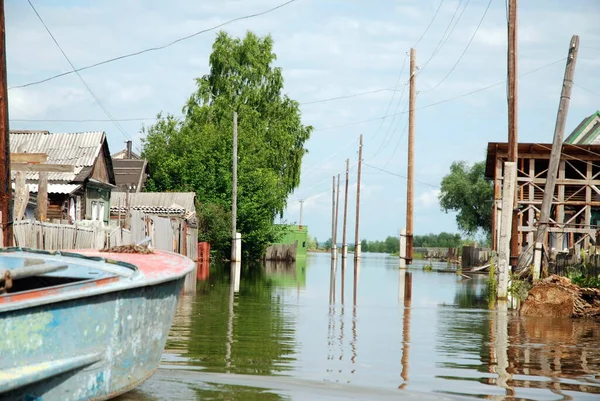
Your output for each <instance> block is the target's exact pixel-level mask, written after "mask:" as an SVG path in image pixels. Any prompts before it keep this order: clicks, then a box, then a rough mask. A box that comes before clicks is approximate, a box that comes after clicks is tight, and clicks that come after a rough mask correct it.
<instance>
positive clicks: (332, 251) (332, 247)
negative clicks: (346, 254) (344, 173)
mask: <svg viewBox="0 0 600 401" xmlns="http://www.w3.org/2000/svg"><path fill="white" fill-rule="evenodd" d="M332 182H333V184H332V185H331V259H335V258H336V257H337V249H336V245H335V175H334V176H333V181H332Z"/></svg>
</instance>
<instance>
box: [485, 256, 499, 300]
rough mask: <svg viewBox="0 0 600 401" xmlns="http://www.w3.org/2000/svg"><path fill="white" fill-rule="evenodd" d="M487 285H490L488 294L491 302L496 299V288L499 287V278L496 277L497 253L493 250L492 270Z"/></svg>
mask: <svg viewBox="0 0 600 401" xmlns="http://www.w3.org/2000/svg"><path fill="white" fill-rule="evenodd" d="M487 287H488V294H489V297H490V303H493V302H494V301H495V300H496V289H497V287H498V280H497V279H496V255H495V252H492V257H491V258H490V271H489V273H488V279H487Z"/></svg>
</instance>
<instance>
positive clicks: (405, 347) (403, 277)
mask: <svg viewBox="0 0 600 401" xmlns="http://www.w3.org/2000/svg"><path fill="white" fill-rule="evenodd" d="M398 276H399V279H398V281H399V283H400V284H399V291H398V297H399V298H400V294H402V305H403V309H404V313H403V318H402V358H401V359H400V361H401V365H402V371H401V373H400V377H402V380H403V381H404V382H403V383H402V384H401V385H400V386H399V387H398V388H400V389H401V390H402V389H405V388H406V387H407V386H408V366H409V360H410V358H409V352H410V310H411V304H412V273H410V272H408V271H406V270H404V269H401V270H400V271H399V272H398Z"/></svg>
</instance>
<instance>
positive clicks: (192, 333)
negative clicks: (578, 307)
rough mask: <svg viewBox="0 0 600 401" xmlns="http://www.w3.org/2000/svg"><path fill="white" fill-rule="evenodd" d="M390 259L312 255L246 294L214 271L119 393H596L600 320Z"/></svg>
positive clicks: (127, 400)
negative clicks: (494, 300) (533, 314)
mask: <svg viewBox="0 0 600 401" xmlns="http://www.w3.org/2000/svg"><path fill="white" fill-rule="evenodd" d="M396 266H397V259H395V258H391V257H386V256H382V255H369V254H365V255H364V257H363V259H362V261H361V263H360V266H359V268H358V269H357V270H358V271H357V275H355V274H354V271H355V269H354V265H353V263H352V259H349V261H348V266H346V267H345V268H344V269H342V266H341V261H338V262H337V264H336V266H335V268H334V269H333V271H332V269H331V264H330V259H329V255H326V254H315V255H309V256H308V258H307V260H306V261H305V262H304V263H298V264H297V265H296V266H284V265H272V264H271V265H268V266H266V267H263V268H262V269H259V270H260V271H256V270H250V269H248V267H247V266H244V268H243V271H242V278H241V282H240V285H239V291H235V290H236V289H235V288H234V287H232V286H231V285H230V277H229V276H230V272H229V271H228V270H229V269H223V268H218V267H212V268H211V272H210V275H209V277H208V278H207V280H205V281H203V282H199V283H198V291H197V293H196V294H195V295H194V296H185V297H184V298H183V299H182V300H181V302H180V304H179V306H178V311H177V316H176V318H175V321H174V324H173V328H172V330H171V333H170V336H169V340H168V343H167V347H166V351H165V353H164V356H163V362H162V365H161V368H160V369H159V371H158V372H157V374H156V375H154V376H153V377H152V378H151V379H150V380H149V381H148V382H146V383H145V384H143V385H142V386H140V387H139V388H138V389H136V390H134V391H132V392H130V393H128V394H126V395H125V396H122V397H121V398H120V399H119V400H120V401H134V400H135V401H141V400H144V401H146V400H148V401H149V400H152V401H154V400H250V401H252V400H267V401H268V400H388V399H389V400H392V399H394V400H396V399H398V398H399V397H400V398H401V399H415V400H428V399H431V400H439V399H455V398H460V399H473V398H493V399H497V400H516V399H519V400H571V399H575V400H579V399H581V400H600V323H599V322H593V321H585V320H581V321H575V320H555V319H525V318H520V317H519V316H517V315H516V314H515V313H514V312H512V311H510V310H503V308H502V306H500V308H497V307H496V306H494V305H492V306H490V305H489V304H488V301H487V297H486V291H487V290H486V283H485V279H486V277H485V276H477V275H475V276H473V278H471V279H465V278H462V277H459V276H456V275H455V274H449V273H436V272H424V271H422V269H421V267H422V265H420V264H419V263H417V264H415V266H413V268H412V269H409V272H411V273H412V274H411V275H410V277H407V276H406V275H405V274H404V273H403V272H402V273H401V272H400V271H399V270H398V269H397V268H396ZM438 267H440V268H445V267H446V266H445V265H443V264H440V265H439V266H438ZM251 272H252V273H251Z"/></svg>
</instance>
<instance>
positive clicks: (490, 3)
mask: <svg viewBox="0 0 600 401" xmlns="http://www.w3.org/2000/svg"><path fill="white" fill-rule="evenodd" d="M492 1H494V0H490V1H489V2H488V5H487V7H486V8H485V11H484V12H483V15H482V16H481V19H480V20H479V23H478V24H477V27H476V28H475V31H474V32H473V35H471V39H469V42H468V43H467V46H466V47H465V49H464V50H463V52H462V53H461V55H460V56H459V57H458V60H456V63H454V65H453V66H452V68H450V71H448V73H447V74H446V75H445V76H444V78H442V80H441V81H440V82H438V83H437V84H436V85H435V86H434V87H432V88H429V89H427V90H425V91H422V92H421V93H428V92H432V91H434V90H435V89H437V88H439V87H440V85H442V84H443V83H444V81H446V79H447V78H448V77H449V76H450V75H451V74H452V73H453V72H454V70H455V69H456V67H457V66H458V64H459V63H460V62H461V60H462V58H463V57H464V55H465V54H466V53H467V50H469V47H470V46H471V43H473V39H475V36H476V35H477V32H478V31H479V28H480V27H481V24H482V23H483V20H484V19H485V16H486V15H487V12H488V10H489V9H490V6H491V5H492Z"/></svg>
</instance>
